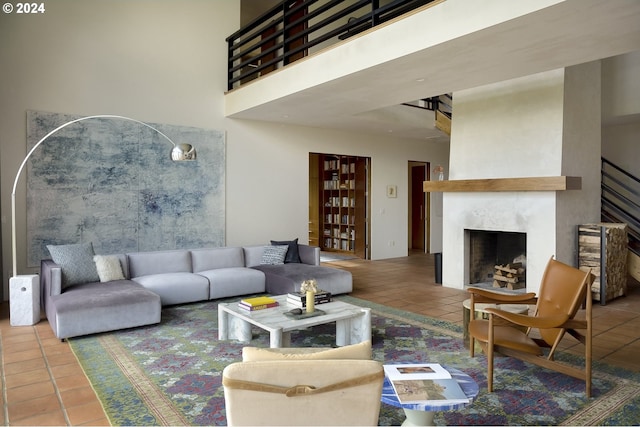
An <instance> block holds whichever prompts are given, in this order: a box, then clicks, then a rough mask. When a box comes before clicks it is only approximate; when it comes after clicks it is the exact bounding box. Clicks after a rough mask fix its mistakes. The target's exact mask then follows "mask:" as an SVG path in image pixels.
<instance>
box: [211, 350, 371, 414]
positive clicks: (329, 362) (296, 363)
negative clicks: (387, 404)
mask: <svg viewBox="0 0 640 427" xmlns="http://www.w3.org/2000/svg"><path fill="white" fill-rule="evenodd" d="M352 347H355V349H354V348H352ZM367 349H368V350H367ZM288 350H291V352H288ZM367 354H368V356H367ZM243 356H244V357H243V362H238V363H232V364H231V365H229V366H227V367H226V368H225V369H224V371H223V374H222V375H223V377H222V384H223V386H224V396H225V404H226V408H225V409H226V415H227V423H228V425H230V426H240V425H254V426H257V425H271V426H276V425H278V426H280V425H296V426H310V425H326V426H329V425H362V426H365V425H370V426H375V425H378V416H379V413H380V398H381V395H382V383H383V381H384V372H383V368H382V364H381V363H380V362H376V361H373V360H370V358H371V343H370V342H366V343H363V344H356V345H354V346H345V347H342V348H338V349H318V348H309V349H300V348H296V349H256V348H253V347H248V348H245V350H244V351H243ZM363 356H364V357H363Z"/></svg>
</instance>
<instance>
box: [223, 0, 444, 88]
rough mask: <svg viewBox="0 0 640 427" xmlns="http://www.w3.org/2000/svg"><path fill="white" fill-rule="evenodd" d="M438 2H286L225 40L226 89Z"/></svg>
mask: <svg viewBox="0 0 640 427" xmlns="http://www.w3.org/2000/svg"><path fill="white" fill-rule="evenodd" d="M433 1H435V0H393V1H391V2H389V3H387V4H385V5H384V6H381V5H380V0H356V1H349V2H347V1H345V0H284V1H282V2H280V3H279V4H278V5H276V6H275V7H273V8H271V9H269V10H268V11H267V12H265V13H264V14H263V15H261V16H260V17H258V18H256V19H254V20H253V21H251V22H250V23H249V24H247V25H246V26H244V27H243V28H241V29H240V30H238V31H236V32H235V33H233V34H232V35H230V36H229V37H228V38H227V44H228V68H227V69H228V75H227V88H228V90H231V89H234V88H237V87H239V86H240V85H241V84H242V83H246V82H248V81H250V80H253V79H255V78H257V77H260V76H262V75H265V74H268V73H270V72H271V71H274V70H276V69H278V68H282V67H284V66H286V65H287V64H290V63H292V62H294V61H296V60H298V59H300V58H303V57H305V56H307V55H309V53H310V50H315V49H317V50H319V49H321V48H323V47H326V46H329V45H330V44H333V43H337V42H339V41H340V40H345V39H347V38H349V37H351V36H353V35H355V34H358V33H360V32H362V31H365V30H367V29H369V28H372V27H375V26H376V25H379V24H381V23H383V22H387V21H389V20H391V19H394V18H396V17H398V16H401V15H403V14H405V13H407V12H410V11H412V10H414V9H416V8H418V7H420V6H424V5H426V4H428V3H431V2H433Z"/></svg>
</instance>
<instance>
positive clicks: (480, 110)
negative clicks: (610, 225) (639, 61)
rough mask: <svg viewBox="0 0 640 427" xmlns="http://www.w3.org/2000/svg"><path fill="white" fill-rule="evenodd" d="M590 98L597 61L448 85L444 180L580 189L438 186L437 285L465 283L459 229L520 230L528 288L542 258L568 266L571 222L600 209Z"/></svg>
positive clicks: (595, 112) (595, 92) (596, 119)
mask: <svg viewBox="0 0 640 427" xmlns="http://www.w3.org/2000/svg"><path fill="white" fill-rule="evenodd" d="M599 98H600V63H599V62H594V63H589V64H582V65H578V66H575V67H571V68H565V69H560V70H553V71H547V72H543V73H540V74H536V75H533V76H528V77H524V78H519V79H514V80H510V81H506V82H501V83H497V84H492V85H487V86H483V87H480V88H474V89H468V90H463V91H460V92H455V93H454V96H453V102H454V105H453V109H454V111H455V120H454V121H453V122H452V129H451V145H450V159H449V167H448V169H449V179H450V180H453V181H458V180H483V179H495V178H525V177H562V176H569V177H580V178H581V188H580V189H566V190H563V189H560V190H558V191H556V190H548V189H544V191H536V190H537V189H534V191H494V190H492V189H486V190H484V191H482V190H478V189H472V190H467V189H464V191H459V190H458V191H447V190H444V192H443V193H442V213H443V215H442V232H443V239H442V263H443V264H442V284H443V286H446V287H452V288H457V289H464V288H465V286H466V285H468V284H469V261H468V248H469V242H468V239H469V233H465V230H486V231H508V232H517V233H526V236H527V237H526V256H527V269H526V282H527V288H526V290H527V291H528V292H537V291H538V289H539V286H540V280H541V279H542V274H543V272H544V269H545V267H546V265H547V262H548V261H549V258H550V257H552V256H553V257H555V258H556V259H558V260H559V261H562V262H565V263H567V264H570V265H574V263H575V250H576V236H575V233H576V231H575V230H576V225H578V224H584V223H590V222H597V221H598V220H599V216H600V198H599V197H600V193H599V188H600V175H599V170H600V133H601V123H600V115H601V112H600V102H599V101H598V102H595V101H596V100H599ZM465 239H466V241H465ZM465 251H466V252H467V253H465Z"/></svg>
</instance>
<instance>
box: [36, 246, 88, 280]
mask: <svg viewBox="0 0 640 427" xmlns="http://www.w3.org/2000/svg"><path fill="white" fill-rule="evenodd" d="M47 249H49V253H50V254H51V258H52V259H53V262H55V263H56V264H58V265H59V266H60V267H62V287H63V288H65V287H66V286H71V285H78V284H82V283H91V282H99V281H100V276H98V270H97V269H96V264H95V262H93V256H94V255H95V254H94V253H93V244H92V243H78V244H74V245H47Z"/></svg>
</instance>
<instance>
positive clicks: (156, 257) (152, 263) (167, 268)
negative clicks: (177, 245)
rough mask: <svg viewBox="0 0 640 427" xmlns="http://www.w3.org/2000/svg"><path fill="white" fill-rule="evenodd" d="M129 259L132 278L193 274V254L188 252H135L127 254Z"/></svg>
mask: <svg viewBox="0 0 640 427" xmlns="http://www.w3.org/2000/svg"><path fill="white" fill-rule="evenodd" d="M127 258H128V263H129V274H130V275H131V278H134V277H140V276H148V275H150V274H162V273H190V272H191V252H189V251H187V250H177V251H155V252H135V253H130V254H127Z"/></svg>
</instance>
